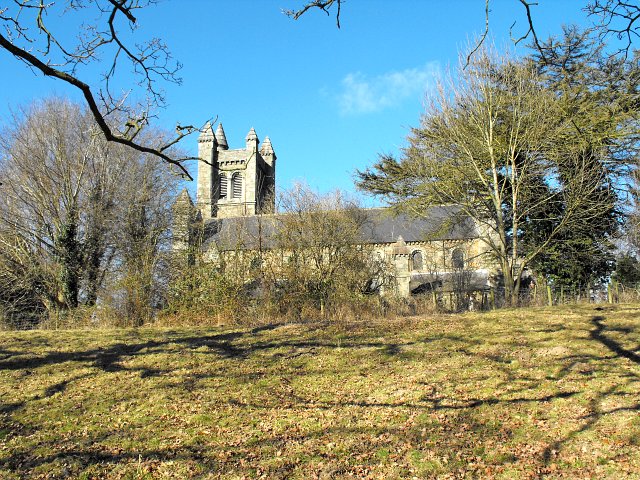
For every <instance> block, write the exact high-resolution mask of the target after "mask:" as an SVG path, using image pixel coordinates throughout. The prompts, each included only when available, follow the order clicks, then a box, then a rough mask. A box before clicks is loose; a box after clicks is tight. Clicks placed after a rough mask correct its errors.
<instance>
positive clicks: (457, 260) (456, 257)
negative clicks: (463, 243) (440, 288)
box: [451, 248, 464, 270]
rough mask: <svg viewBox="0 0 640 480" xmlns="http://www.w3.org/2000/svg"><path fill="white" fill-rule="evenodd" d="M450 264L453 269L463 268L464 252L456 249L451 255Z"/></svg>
mask: <svg viewBox="0 0 640 480" xmlns="http://www.w3.org/2000/svg"><path fill="white" fill-rule="evenodd" d="M451 263H452V264H453V268H456V269H460V270H461V269H463V268H464V252H463V251H462V250H461V249H460V248H456V249H455V250H454V251H453V253H452V254H451Z"/></svg>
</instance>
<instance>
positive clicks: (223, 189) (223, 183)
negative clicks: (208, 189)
mask: <svg viewBox="0 0 640 480" xmlns="http://www.w3.org/2000/svg"><path fill="white" fill-rule="evenodd" d="M220 198H227V176H226V175H225V174H224V173H221V174H220Z"/></svg>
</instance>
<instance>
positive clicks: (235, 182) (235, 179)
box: [231, 172, 242, 198]
mask: <svg viewBox="0 0 640 480" xmlns="http://www.w3.org/2000/svg"><path fill="white" fill-rule="evenodd" d="M231 197H232V198H240V197H242V174H241V173H237V172H236V173H234V174H233V176H232V177H231Z"/></svg>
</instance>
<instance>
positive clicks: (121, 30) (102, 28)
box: [0, 0, 197, 178]
mask: <svg viewBox="0 0 640 480" xmlns="http://www.w3.org/2000/svg"><path fill="white" fill-rule="evenodd" d="M5 3H6V5H5V6H3V7H0V24H1V26H2V31H1V32H0V47H2V48H4V49H5V50H7V51H8V52H10V53H11V54H12V55H13V56H14V57H16V59H18V60H20V61H22V62H24V63H25V64H26V65H27V66H28V67H30V68H31V69H32V70H35V71H39V72H41V73H42V74H44V75H46V76H48V77H52V78H56V79H58V80H61V81H63V82H66V83H68V84H70V85H72V86H74V87H76V88H78V89H79V90H81V91H82V94H83V95H84V98H85V101H86V103H87V105H88V107H89V109H90V111H91V113H92V115H93V117H94V119H95V121H96V123H97V125H98V126H99V128H100V130H101V131H102V132H103V134H104V136H105V137H106V138H107V140H109V141H113V142H117V143H121V144H123V145H127V146H129V147H131V148H134V149H135V150H138V151H139V152H142V153H148V154H152V155H155V156H156V157H159V158H161V159H163V160H164V161H166V162H168V163H170V164H173V165H175V166H177V167H178V168H179V169H180V171H181V173H182V174H183V175H184V176H186V177H188V178H191V177H190V175H189V172H187V170H186V168H185V167H184V165H183V164H184V162H185V161H186V160H189V159H191V158H185V157H178V158H176V157H173V156H172V155H170V154H169V153H168V150H169V149H170V148H171V147H172V146H173V145H175V144H176V143H177V142H178V141H180V140H181V139H182V138H183V137H184V136H186V135H188V134H190V133H192V132H194V131H196V130H197V128H195V127H194V126H191V125H188V126H183V125H177V126H176V136H175V137H174V138H172V139H170V140H167V141H165V142H161V143H158V142H157V141H156V142H153V141H142V139H141V138H140V137H139V133H140V132H141V131H142V129H143V128H144V127H145V126H147V125H148V124H149V122H150V120H151V119H152V117H153V115H154V111H155V109H156V108H159V107H162V106H163V105H164V102H165V98H164V93H163V91H162V87H161V83H162V82H174V83H178V84H179V83H181V79H180V77H179V76H178V75H177V74H178V71H179V70H180V67H181V65H180V63H179V62H177V61H175V60H174V59H173V58H172V56H171V54H170V52H169V50H168V48H167V45H166V44H165V43H164V41H163V40H162V39H161V38H159V37H156V38H151V39H148V40H140V39H138V38H137V35H136V27H137V18H136V14H137V11H139V10H140V9H143V8H148V7H150V6H152V5H153V4H155V3H156V0H97V1H95V2H89V1H85V0H67V1H45V0H13V1H9V2H5ZM63 15H64V21H65V22H69V24H68V25H66V28H65V30H66V31H78V35H77V38H75V39H74V40H73V41H70V40H68V37H67V36H66V35H65V32H64V31H61V30H62V27H61V26H60V25H57V29H56V28H54V27H51V24H50V19H51V18H55V17H58V18H62V17H63ZM99 61H103V62H104V64H105V65H106V67H105V68H104V70H103V71H102V72H101V75H100V79H101V80H100V82H98V83H95V84H94V83H92V82H90V81H88V80H86V79H85V80H83V79H82V75H83V74H84V73H85V71H84V67H86V66H87V65H89V64H95V63H98V62H99ZM125 68H128V69H129V70H131V71H133V73H134V74H135V76H136V78H137V81H138V86H139V87H140V89H141V91H142V92H144V94H143V95H142V96H143V97H144V99H142V100H139V101H137V102H136V103H134V102H132V100H131V99H130V98H129V97H130V96H133V95H134V93H133V92H124V93H121V92H119V91H117V83H118V80H119V78H118V73H119V72H120V71H122V70H123V69H125ZM135 95H136V96H137V95H139V92H135ZM113 118H119V119H122V122H120V123H115V122H114V121H113Z"/></svg>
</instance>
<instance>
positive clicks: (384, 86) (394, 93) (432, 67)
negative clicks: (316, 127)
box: [338, 62, 440, 115]
mask: <svg viewBox="0 0 640 480" xmlns="http://www.w3.org/2000/svg"><path fill="white" fill-rule="evenodd" d="M439 72H440V65H439V63H438V62H429V63H427V64H426V65H424V66H423V67H418V68H408V69H406V70H401V71H391V72H386V73H383V74H381V75H377V76H375V77H369V76H367V75H365V74H363V73H361V72H356V73H349V74H347V76H345V77H344V78H343V79H342V92H341V93H340V94H339V95H338V106H339V108H340V113H341V114H342V115H358V114H364V113H372V112H379V111H380V110H383V109H385V108H389V107H394V106H397V105H399V104H401V103H402V102H403V101H404V100H406V99H407V98H409V97H412V96H415V97H416V98H419V96H421V95H422V94H424V92H425V91H426V90H427V89H428V88H430V87H433V85H434V84H435V79H436V77H437V75H438V74H439Z"/></svg>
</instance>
